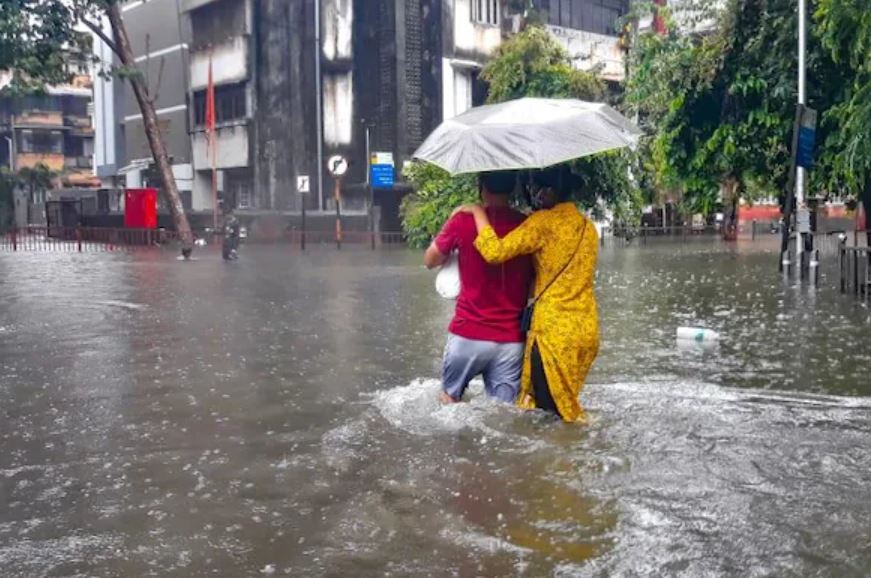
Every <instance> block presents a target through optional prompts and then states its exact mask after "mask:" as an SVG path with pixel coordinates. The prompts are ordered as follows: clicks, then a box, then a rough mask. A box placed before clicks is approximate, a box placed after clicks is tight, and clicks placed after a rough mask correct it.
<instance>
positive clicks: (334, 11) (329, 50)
mask: <svg viewBox="0 0 871 578" xmlns="http://www.w3.org/2000/svg"><path fill="white" fill-rule="evenodd" d="M322 6H323V12H322V15H321V42H322V43H323V49H324V57H325V58H326V59H327V60H336V59H339V58H341V59H344V58H351V55H352V54H353V48H352V41H353V36H352V34H353V32H352V31H353V23H352V19H353V17H354V8H353V3H352V2H351V0H323V4H322Z"/></svg>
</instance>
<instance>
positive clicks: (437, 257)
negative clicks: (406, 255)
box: [423, 241, 448, 269]
mask: <svg viewBox="0 0 871 578" xmlns="http://www.w3.org/2000/svg"><path fill="white" fill-rule="evenodd" d="M447 260H448V256H447V255H445V254H444V253H442V252H441V251H439V248H438V246H437V245H436V243H435V241H433V242H432V244H431V245H430V246H429V248H428V249H427V250H426V253H424V254H423V264H424V266H425V267H426V268H427V269H435V268H436V267H441V266H442V265H444V264H445V261H447Z"/></svg>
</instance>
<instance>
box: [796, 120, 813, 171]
mask: <svg viewBox="0 0 871 578" xmlns="http://www.w3.org/2000/svg"><path fill="white" fill-rule="evenodd" d="M816 130H817V111H815V110H814V109H812V108H807V107H806V106H803V107H802V110H801V122H800V124H799V129H798V146H797V147H796V158H795V164H796V165H798V166H800V167H802V168H805V169H808V170H810V169H812V168H813V166H814V148H815V141H816Z"/></svg>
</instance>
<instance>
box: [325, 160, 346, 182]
mask: <svg viewBox="0 0 871 578" xmlns="http://www.w3.org/2000/svg"><path fill="white" fill-rule="evenodd" d="M327 169H329V171H330V173H331V174H332V175H333V176H334V177H341V176H343V175H344V174H345V173H347V172H348V160H347V159H346V158H345V157H343V156H342V155H334V156H331V157H330V160H328V161H327Z"/></svg>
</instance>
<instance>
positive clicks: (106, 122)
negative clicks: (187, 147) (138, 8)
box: [92, 19, 119, 174]
mask: <svg viewBox="0 0 871 578" xmlns="http://www.w3.org/2000/svg"><path fill="white" fill-rule="evenodd" d="M103 30H106V31H109V30H110V29H109V23H108V19H104V23H103ZM110 36H111V34H110ZM93 38H94V43H93V47H94V55H95V56H96V57H97V58H99V59H100V61H101V62H108V63H111V62H112V51H111V50H110V49H109V47H108V46H106V45H105V44H104V43H103V41H102V40H100V38H99V37H98V36H97V35H96V34H94V35H93ZM97 66H99V65H97ZM96 72H97V71H95V72H94V73H93V74H92V80H93V82H94V120H93V123H94V149H95V150H94V173H95V174H96V173H97V167H100V166H106V165H115V168H116V169H117V168H119V167H117V165H116V162H117V161H116V156H115V123H116V121H117V119H116V118H115V90H114V88H115V85H114V84H113V82H112V80H111V79H109V80H107V79H105V78H103V77H101V76H100V75H99V74H97V73H96Z"/></svg>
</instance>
